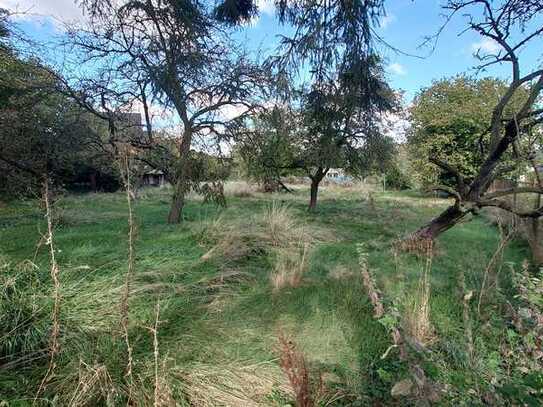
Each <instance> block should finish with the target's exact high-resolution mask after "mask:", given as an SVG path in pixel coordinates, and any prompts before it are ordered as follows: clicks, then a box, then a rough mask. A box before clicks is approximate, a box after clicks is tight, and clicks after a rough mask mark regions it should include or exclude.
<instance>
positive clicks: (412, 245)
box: [394, 236, 436, 257]
mask: <svg viewBox="0 0 543 407" xmlns="http://www.w3.org/2000/svg"><path fill="white" fill-rule="evenodd" d="M394 249H395V250H398V251H401V252H405V253H411V254H415V255H417V256H420V257H426V256H427V255H428V253H429V252H431V255H434V254H435V253H434V252H435V250H436V245H435V242H434V241H433V240H432V239H426V238H421V237H418V236H408V237H406V238H404V239H399V240H397V241H396V242H395V243H394Z"/></svg>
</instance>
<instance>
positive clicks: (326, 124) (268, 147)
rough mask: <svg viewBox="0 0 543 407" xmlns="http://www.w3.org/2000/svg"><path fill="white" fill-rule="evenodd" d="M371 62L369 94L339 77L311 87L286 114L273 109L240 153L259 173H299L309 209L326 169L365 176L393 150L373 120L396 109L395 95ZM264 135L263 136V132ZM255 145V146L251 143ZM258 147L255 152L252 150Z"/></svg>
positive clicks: (376, 65) (313, 203)
mask: <svg viewBox="0 0 543 407" xmlns="http://www.w3.org/2000/svg"><path fill="white" fill-rule="evenodd" d="M377 62H378V61H377V60H376V59H374V60H373V61H372V62H368V63H371V64H373V69H374V70H373V71H372V74H371V76H370V79H369V81H368V87H369V88H370V90H369V91H368V93H369V94H367V95H366V94H363V95H361V94H360V93H358V92H356V93H352V89H349V87H347V86H342V84H341V82H342V81H343V80H345V79H344V78H339V79H338V80H336V81H330V82H328V83H318V84H314V85H313V86H312V88H311V89H310V90H309V91H302V92H300V93H299V101H298V102H297V104H296V105H295V106H291V107H290V108H289V109H288V110H287V109H283V110H281V109H278V108H275V109H274V110H273V111H272V113H271V114H270V116H269V120H268V122H267V127H265V128H264V129H259V128H256V129H255V131H254V132H253V133H256V136H254V137H253V138H252V139H251V138H249V144H248V145H247V146H246V148H245V150H246V151H248V152H249V153H248V157H249V158H248V161H250V162H253V163H254V164H253V168H254V167H255V166H256V169H257V170H258V171H260V173H263V174H274V175H275V177H276V178H279V175H280V174H281V171H286V170H289V171H294V170H296V171H298V172H301V173H303V174H304V175H306V176H307V177H309V178H310V180H311V190H310V201H309V210H314V209H315V208H316V205H317V197H318V189H319V185H320V183H321V181H322V180H323V179H324V177H325V176H326V174H327V173H328V171H329V170H330V168H334V167H336V168H344V169H346V170H347V171H348V172H350V173H351V174H353V175H359V176H362V175H366V174H367V173H369V172H371V171H372V170H374V169H375V168H376V167H381V169H383V168H384V166H385V165H386V163H387V161H388V160H389V159H390V157H391V155H392V151H393V143H392V140H391V139H390V138H388V137H386V136H384V135H383V133H382V131H381V130H382V129H381V128H380V126H379V125H378V124H380V123H382V122H381V121H380V122H377V120H376V118H379V117H382V114H383V113H384V112H389V111H392V110H393V109H394V108H395V106H396V104H395V103H396V99H395V95H394V93H393V92H392V90H391V89H390V88H389V87H388V85H387V84H386V83H385V82H384V81H383V80H382V77H381V76H380V72H381V71H380V69H381V68H380V65H378V64H377ZM262 130H263V131H262ZM255 139H256V140H258V143H254V142H253V140H255ZM255 146H257V148H255Z"/></svg>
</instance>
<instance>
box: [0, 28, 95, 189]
mask: <svg viewBox="0 0 543 407" xmlns="http://www.w3.org/2000/svg"><path fill="white" fill-rule="evenodd" d="M5 27H7V25H5ZM5 32H6V36H5V37H4V38H5V41H4V43H3V44H2V46H0V121H1V122H2V127H1V129H0V191H1V192H2V193H3V194H10V195H14V194H28V193H32V192H35V191H36V190H37V189H39V188H41V183H42V182H43V180H44V178H48V179H49V180H50V181H51V182H53V183H56V184H66V183H69V182H72V181H74V179H75V178H76V177H77V174H78V172H79V171H80V166H81V163H82V162H85V163H86V165H87V166H97V165H103V164H102V163H100V157H101V156H102V155H101V153H103V151H102V150H101V148H98V146H101V143H99V142H98V143H97V141H98V139H99V137H100V135H99V133H98V132H97V129H96V127H95V126H94V125H93V123H92V120H90V119H91V118H90V117H89V116H88V115H85V114H84V112H83V111H82V110H81V109H79V107H78V106H77V105H76V104H75V103H73V102H72V101H71V100H70V99H68V98H66V97H65V96H64V95H62V94H61V93H60V92H58V91H57V86H58V85H59V84H58V81H57V80H56V77H55V76H54V75H52V74H51V72H50V71H49V70H48V69H45V68H44V67H42V66H41V65H40V64H39V62H38V61H36V60H34V59H28V58H23V57H22V56H20V55H19V53H18V52H17V49H16V46H15V45H14V44H13V43H12V41H10V38H9V36H8V34H7V33H8V31H5Z"/></svg>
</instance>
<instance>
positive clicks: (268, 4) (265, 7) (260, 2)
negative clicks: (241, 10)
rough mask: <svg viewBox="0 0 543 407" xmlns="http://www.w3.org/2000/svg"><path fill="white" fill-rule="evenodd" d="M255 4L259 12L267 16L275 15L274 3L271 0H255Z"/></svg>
mask: <svg viewBox="0 0 543 407" xmlns="http://www.w3.org/2000/svg"><path fill="white" fill-rule="evenodd" d="M256 5H257V6H258V10H259V11H260V12H261V13H263V14H267V15H269V16H274V15H275V4H274V2H273V0H257V1H256Z"/></svg>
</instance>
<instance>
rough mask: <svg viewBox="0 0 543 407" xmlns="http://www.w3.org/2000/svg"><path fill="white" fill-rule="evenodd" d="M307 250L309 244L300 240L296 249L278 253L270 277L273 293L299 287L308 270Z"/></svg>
mask: <svg viewBox="0 0 543 407" xmlns="http://www.w3.org/2000/svg"><path fill="white" fill-rule="evenodd" d="M308 250H309V244H308V243H307V242H304V241H303V240H302V241H300V243H299V246H298V248H297V249H295V250H282V251H280V252H279V253H278V255H277V260H276V262H275V267H274V269H273V271H272V273H271V276H270V281H271V283H272V287H273V291H274V292H277V291H279V290H280V289H282V288H284V287H298V286H300V284H301V283H302V278H303V276H304V274H305V273H306V271H307V268H308V262H307V256H308Z"/></svg>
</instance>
